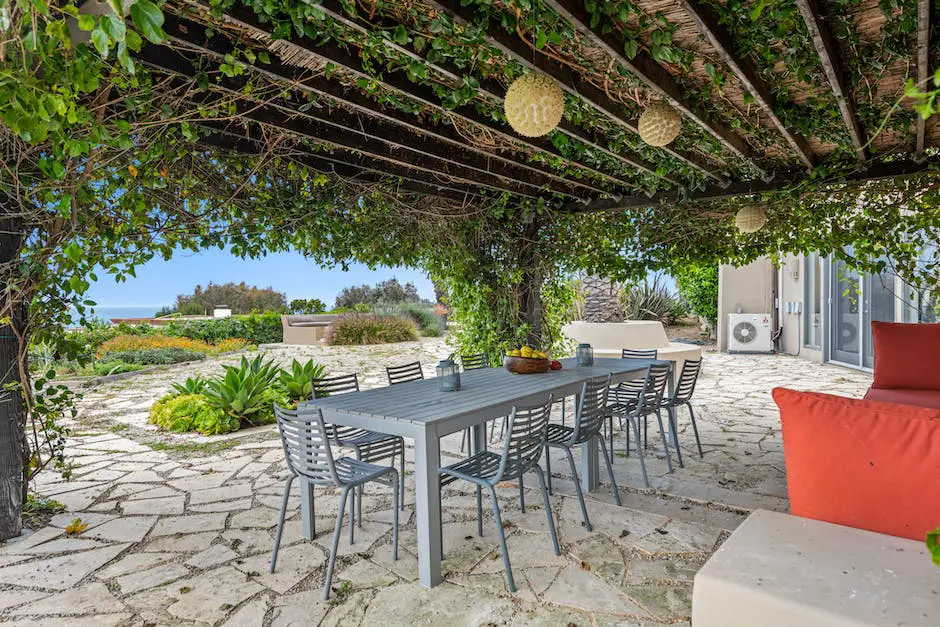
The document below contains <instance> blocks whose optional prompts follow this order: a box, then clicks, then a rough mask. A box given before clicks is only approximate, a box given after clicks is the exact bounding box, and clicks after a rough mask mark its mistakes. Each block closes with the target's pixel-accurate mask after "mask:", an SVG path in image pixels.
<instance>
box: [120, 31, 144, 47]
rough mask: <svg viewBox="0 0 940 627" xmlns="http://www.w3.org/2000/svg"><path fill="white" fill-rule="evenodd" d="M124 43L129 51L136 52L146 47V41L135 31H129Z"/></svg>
mask: <svg viewBox="0 0 940 627" xmlns="http://www.w3.org/2000/svg"><path fill="white" fill-rule="evenodd" d="M124 43H126V44H127V48H128V49H129V50H134V51H135V52H136V51H137V50H140V47H141V46H143V45H144V40H143V39H141V38H140V35H138V34H137V33H136V32H135V31H132V30H129V31H127V34H126V35H125V36H124Z"/></svg>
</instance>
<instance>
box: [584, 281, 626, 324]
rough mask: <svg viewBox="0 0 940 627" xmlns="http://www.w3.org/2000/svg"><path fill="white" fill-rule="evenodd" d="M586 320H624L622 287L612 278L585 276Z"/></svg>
mask: <svg viewBox="0 0 940 627" xmlns="http://www.w3.org/2000/svg"><path fill="white" fill-rule="evenodd" d="M583 285H584V288H583V289H584V321H585V322H623V312H622V311H621V307H620V289H619V287H618V286H617V284H616V283H614V282H613V281H611V280H610V279H605V278H602V277H598V276H587V277H584V281H583Z"/></svg>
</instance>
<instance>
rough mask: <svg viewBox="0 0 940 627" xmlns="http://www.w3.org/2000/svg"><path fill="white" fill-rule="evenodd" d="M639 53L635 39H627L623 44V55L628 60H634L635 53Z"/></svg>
mask: <svg viewBox="0 0 940 627" xmlns="http://www.w3.org/2000/svg"><path fill="white" fill-rule="evenodd" d="M639 51H640V46H639V44H637V42H636V40H635V39H628V40H626V41H625V42H623V53H624V54H625V55H627V58H628V59H635V58H636V53H637V52H639Z"/></svg>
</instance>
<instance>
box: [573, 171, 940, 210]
mask: <svg viewBox="0 0 940 627" xmlns="http://www.w3.org/2000/svg"><path fill="white" fill-rule="evenodd" d="M938 166H940V158H934V159H927V160H925V161H921V162H915V161H890V162H878V163H873V164H871V165H869V167H867V168H865V169H863V170H859V171H857V172H853V173H851V174H848V175H845V176H841V177H838V178H834V179H833V180H832V181H831V182H830V183H827V184H820V188H823V187H825V186H826V185H830V186H831V185H837V184H840V183H845V182H859V181H874V180H878V179H886V178H895V177H899V176H908V175H912V174H919V173H921V172H926V171H927V170H930V169H937V167H938ZM805 178H806V174H805V172H802V171H789V172H776V173H774V175H773V178H772V179H771V180H769V181H765V180H756V181H742V182H736V183H731V184H730V185H728V186H727V187H724V188H720V187H715V186H713V187H710V188H708V189H705V190H703V191H700V192H694V193H691V194H683V193H681V192H676V191H669V192H662V193H659V194H654V195H653V196H643V195H637V196H624V197H622V198H617V199H613V198H611V199H602V200H594V201H591V202H588V203H586V204H585V203H568V204H566V205H563V206H562V207H561V209H560V211H565V212H569V213H596V212H618V211H626V210H628V209H644V208H654V207H660V206H663V205H675V204H678V203H681V202H705V201H710V200H718V199H721V198H731V197H734V196H751V195H754V194H762V193H765V192H776V191H781V190H785V189H788V188H792V187H795V186H796V185H799V184H800V183H801V182H802V181H803V180H805Z"/></svg>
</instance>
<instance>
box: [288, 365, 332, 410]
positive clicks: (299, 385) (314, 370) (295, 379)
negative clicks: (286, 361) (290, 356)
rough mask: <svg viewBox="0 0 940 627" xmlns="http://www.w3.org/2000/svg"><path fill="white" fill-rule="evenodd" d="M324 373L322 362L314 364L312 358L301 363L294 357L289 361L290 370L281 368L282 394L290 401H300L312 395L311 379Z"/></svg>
mask: <svg viewBox="0 0 940 627" xmlns="http://www.w3.org/2000/svg"><path fill="white" fill-rule="evenodd" d="M324 374H326V368H324V367H323V365H322V364H315V363H313V360H312V359H311V360H309V361H308V362H307V363H305V364H302V363H300V362H299V361H297V360H296V359H295V360H294V361H293V362H291V365H290V370H281V374H280V381H279V383H280V385H281V388H282V389H283V390H284V394H285V395H286V396H287V398H289V399H290V400H292V401H295V402H296V401H302V400H306V399H309V398H311V397H312V396H313V379H319V378H321V377H322V376H323V375H324Z"/></svg>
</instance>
